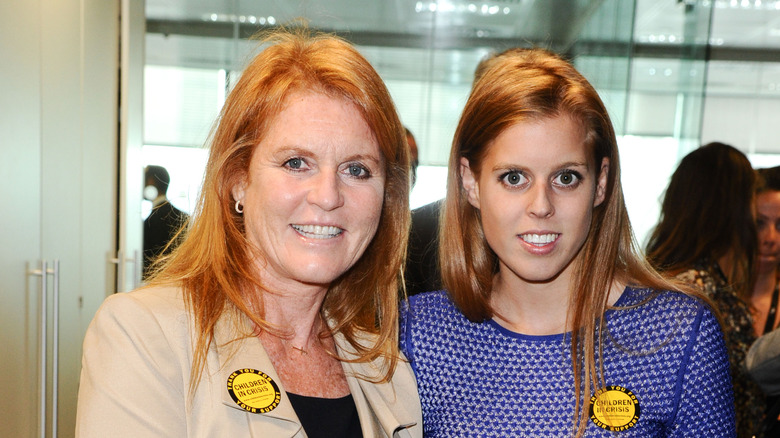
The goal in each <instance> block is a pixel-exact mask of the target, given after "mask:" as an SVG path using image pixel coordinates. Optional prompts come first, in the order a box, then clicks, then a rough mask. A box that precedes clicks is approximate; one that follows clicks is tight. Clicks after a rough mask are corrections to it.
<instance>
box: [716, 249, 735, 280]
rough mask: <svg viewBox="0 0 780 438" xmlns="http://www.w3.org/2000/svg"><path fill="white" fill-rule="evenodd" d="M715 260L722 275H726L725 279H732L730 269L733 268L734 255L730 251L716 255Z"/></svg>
mask: <svg viewBox="0 0 780 438" xmlns="http://www.w3.org/2000/svg"><path fill="white" fill-rule="evenodd" d="M715 262H716V263H717V264H718V266H720V270H721V271H723V275H725V276H726V280H727V281H728V282H731V281H733V280H734V279H733V278H731V271H732V270H733V269H734V257H733V255H732V254H731V251H729V252H727V253H726V254H724V255H722V256H720V257H718V259H717V260H715Z"/></svg>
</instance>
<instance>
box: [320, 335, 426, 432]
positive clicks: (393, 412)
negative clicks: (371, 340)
mask: <svg viewBox="0 0 780 438" xmlns="http://www.w3.org/2000/svg"><path fill="white" fill-rule="evenodd" d="M334 338H335V340H336V347H337V348H338V349H339V354H341V355H343V357H346V358H352V357H354V350H353V349H352V348H351V346H350V345H349V344H348V343H347V342H346V340H345V339H344V337H343V336H342V335H341V334H336V335H335V336H334ZM342 365H343V367H344V373H345V374H346V376H347V383H348V384H349V388H350V391H351V392H352V397H353V398H354V400H355V405H356V406H357V409H358V415H359V416H360V423H361V425H362V428H363V435H364V437H393V436H412V435H411V434H410V433H409V432H408V431H407V429H408V428H410V427H411V426H414V425H417V426H418V427H417V428H416V429H417V430H422V427H421V426H422V412H421V409H420V403H419V401H418V400H417V382H416V380H415V378H414V375H413V373H412V371H411V367H409V364H408V363H406V362H404V361H399V362H398V366H397V367H396V371H395V374H394V375H393V378H392V380H391V381H390V382H388V383H371V382H369V381H366V380H365V379H362V378H359V377H360V376H366V377H369V378H371V379H376V378H377V377H379V376H381V375H382V374H381V373H382V371H381V368H380V367H379V366H378V364H377V363H374V362H370V363H352V362H342ZM396 434H397V435H396Z"/></svg>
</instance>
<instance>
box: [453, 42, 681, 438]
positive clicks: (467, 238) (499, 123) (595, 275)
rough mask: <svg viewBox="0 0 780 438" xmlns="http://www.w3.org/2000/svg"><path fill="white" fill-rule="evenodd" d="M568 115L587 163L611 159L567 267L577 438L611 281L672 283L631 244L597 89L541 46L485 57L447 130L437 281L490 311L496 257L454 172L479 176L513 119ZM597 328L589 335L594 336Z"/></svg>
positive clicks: (466, 306)
mask: <svg viewBox="0 0 780 438" xmlns="http://www.w3.org/2000/svg"><path fill="white" fill-rule="evenodd" d="M559 116H567V117H570V118H571V119H572V120H574V121H575V122H576V123H578V124H579V125H580V126H581V127H582V129H583V132H585V140H584V143H583V145H582V147H583V148H586V150H587V151H588V153H589V154H590V155H591V158H590V159H591V160H593V162H594V163H597V164H600V163H601V162H602V159H603V158H607V159H608V160H609V171H608V175H607V184H606V191H605V198H604V201H603V202H602V203H601V204H600V205H598V206H597V207H595V208H594V210H593V218H592V221H591V224H590V228H589V230H588V236H587V238H586V240H585V243H584V245H583V247H582V249H581V250H580V253H579V255H578V257H577V259H576V261H575V262H574V263H576V264H575V271H574V272H575V274H574V279H573V284H572V285H571V290H572V295H571V297H572V298H571V300H570V303H569V309H568V313H569V315H570V318H571V319H570V320H571V321H572V333H573V334H574V335H573V336H572V337H571V352H572V370H573V374H574V379H575V380H574V391H575V409H574V412H573V420H574V425H575V427H576V430H577V433H576V435H577V436H581V435H582V434H583V433H584V431H585V427H586V425H587V420H588V412H587V410H586V409H584V408H583V405H582V397H583V394H585V395H588V394H590V393H591V392H592V391H593V390H595V389H596V388H599V387H601V386H603V385H604V379H603V369H599V370H597V369H596V368H597V365H596V364H597V363H603V361H598V360H597V355H598V354H600V353H598V352H600V351H601V348H600V345H601V338H600V336H601V333H602V332H603V330H600V329H599V328H600V327H601V325H602V324H603V322H604V321H603V318H602V317H603V315H604V313H605V312H606V310H607V308H608V307H609V306H608V299H609V292H610V288H611V286H612V284H613V282H614V281H615V280H621V281H624V282H626V283H632V284H637V285H644V286H649V287H654V288H659V289H671V288H674V286H676V285H675V284H673V283H671V282H670V281H668V280H666V279H665V278H664V277H662V276H661V275H660V274H658V273H657V272H656V271H655V270H653V269H652V268H651V267H650V266H649V265H648V264H647V263H646V262H645V260H644V257H642V256H641V255H640V254H639V252H638V250H637V247H636V243H635V241H634V238H633V233H632V230H631V225H630V223H629V220H628V212H627V210H626V206H625V201H624V199H623V190H622V187H621V185H620V160H619V157H618V148H617V139H616V137H615V132H614V129H613V127H612V123H611V121H610V118H609V115H608V113H607V109H606V107H605V106H604V104H603V103H602V101H601V99H600V98H599V96H598V93H597V92H596V90H595V89H594V88H593V87H592V86H591V85H590V83H588V81H587V80H586V79H585V78H584V77H583V76H582V75H581V74H580V73H579V72H577V70H576V69H575V68H574V67H573V66H572V65H571V64H570V63H568V62H567V61H566V60H564V59H563V58H561V57H560V56H558V55H556V54H554V53H552V52H550V51H547V50H544V49H511V50H509V51H506V52H503V53H501V54H499V55H497V56H496V57H495V58H494V59H491V60H490V63H489V65H487V67H486V69H485V70H484V71H483V72H482V73H481V75H480V77H479V78H478V79H477V81H476V83H475V84H474V88H473V89H472V92H471V95H470V97H469V99H468V101H467V103H466V106H465V108H464V110H463V114H462V115H461V118H460V122H459V124H458V127H457V130H456V132H455V137H454V140H453V144H452V150H451V153H450V159H449V175H448V181H447V197H446V200H445V206H444V211H443V212H442V224H441V227H440V230H439V232H440V242H441V251H440V260H439V264H440V267H441V272H442V279H443V282H444V286H445V288H446V289H447V290H448V291H449V293H450V295H451V296H452V299H453V301H454V302H455V304H456V305H457V306H458V307H459V308H460V310H461V311H462V312H463V314H464V315H465V316H466V317H467V318H468V319H470V320H472V321H475V322H480V321H484V320H486V319H489V318H491V317H492V316H493V313H494V311H493V309H492V308H491V306H490V296H491V293H492V282H493V277H494V276H495V274H496V273H497V272H498V257H497V256H496V254H495V252H493V250H492V249H491V248H490V247H489V245H488V243H487V241H486V240H485V236H484V233H483V230H482V225H481V220H480V213H479V210H478V209H476V208H474V207H473V206H472V205H471V204H470V203H469V202H468V200H467V192H466V191H465V189H464V188H463V181H462V179H461V176H460V172H459V168H460V160H461V158H466V159H468V161H469V167H470V168H471V170H472V171H473V172H475V173H476V174H477V175H478V174H479V172H480V167H481V163H482V161H483V159H484V157H485V156H486V154H487V153H488V150H489V148H490V145H491V143H492V141H493V140H494V139H495V138H496V137H498V136H499V134H501V133H502V132H503V131H504V130H505V129H507V128H509V127H510V126H512V125H515V124H518V123H533V122H534V121H539V120H547V119H551V118H555V117H559ZM597 332H598V333H599V335H597V334H596V333H597Z"/></svg>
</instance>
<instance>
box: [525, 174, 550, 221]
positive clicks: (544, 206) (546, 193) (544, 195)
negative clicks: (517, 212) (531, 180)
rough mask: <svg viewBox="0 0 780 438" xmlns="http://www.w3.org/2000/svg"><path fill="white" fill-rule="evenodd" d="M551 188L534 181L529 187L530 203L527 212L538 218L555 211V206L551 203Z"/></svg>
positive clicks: (548, 215) (545, 216)
mask: <svg viewBox="0 0 780 438" xmlns="http://www.w3.org/2000/svg"><path fill="white" fill-rule="evenodd" d="M551 190H552V189H551V188H550V187H548V186H547V185H546V184H542V183H539V182H537V183H535V184H533V185H532V186H531V187H530V189H529V193H528V194H529V196H530V197H531V199H530V204H529V206H528V214H530V215H531V216H535V217H538V218H548V217H550V216H552V215H553V213H555V207H554V206H553V203H552V199H551V196H552V193H550V191H551Z"/></svg>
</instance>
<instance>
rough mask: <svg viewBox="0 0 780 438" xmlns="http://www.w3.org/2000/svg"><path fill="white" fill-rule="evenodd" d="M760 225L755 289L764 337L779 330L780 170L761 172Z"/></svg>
mask: <svg viewBox="0 0 780 438" xmlns="http://www.w3.org/2000/svg"><path fill="white" fill-rule="evenodd" d="M756 172H757V173H758V189H757V190H756V224H757V227H758V259H757V266H756V282H755V286H754V287H753V295H752V297H751V303H752V305H753V323H754V326H755V329H756V334H757V335H758V336H761V335H763V334H765V333H769V332H771V331H772V330H774V329H775V328H776V327H777V323H778V315H777V306H778V295H780V281H778V266H780V167H772V168H768V169H758V170H757V171H756Z"/></svg>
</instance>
